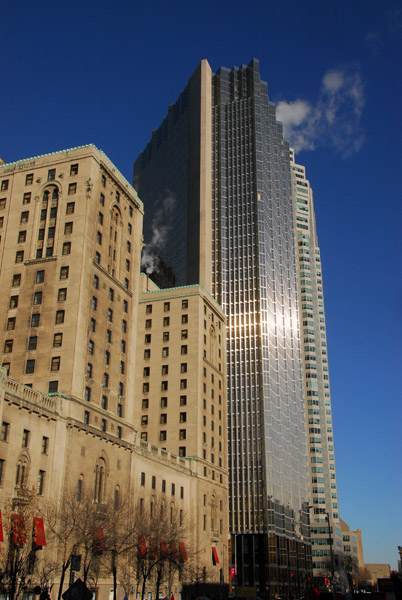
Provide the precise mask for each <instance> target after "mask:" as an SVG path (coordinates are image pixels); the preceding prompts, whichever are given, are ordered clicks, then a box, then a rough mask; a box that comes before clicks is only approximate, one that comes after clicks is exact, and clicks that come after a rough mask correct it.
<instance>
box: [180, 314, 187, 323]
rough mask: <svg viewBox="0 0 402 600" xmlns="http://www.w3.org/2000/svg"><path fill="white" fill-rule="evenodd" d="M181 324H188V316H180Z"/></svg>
mask: <svg viewBox="0 0 402 600" xmlns="http://www.w3.org/2000/svg"><path fill="white" fill-rule="evenodd" d="M181 322H182V323H183V324H185V323H188V315H182V316H181Z"/></svg>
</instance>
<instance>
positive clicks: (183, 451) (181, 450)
mask: <svg viewBox="0 0 402 600" xmlns="http://www.w3.org/2000/svg"><path fill="white" fill-rule="evenodd" d="M179 456H181V457H182V458H184V457H185V456H186V447H185V446H179Z"/></svg>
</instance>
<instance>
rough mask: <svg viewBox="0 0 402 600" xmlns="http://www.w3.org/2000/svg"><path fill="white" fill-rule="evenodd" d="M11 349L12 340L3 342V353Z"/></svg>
mask: <svg viewBox="0 0 402 600" xmlns="http://www.w3.org/2000/svg"><path fill="white" fill-rule="evenodd" d="M12 351H13V340H6V341H5V342H4V354H10V352H12Z"/></svg>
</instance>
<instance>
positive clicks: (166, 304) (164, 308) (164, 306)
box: [163, 302, 170, 312]
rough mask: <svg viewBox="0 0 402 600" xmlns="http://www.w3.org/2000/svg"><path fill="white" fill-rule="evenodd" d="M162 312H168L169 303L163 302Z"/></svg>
mask: <svg viewBox="0 0 402 600" xmlns="http://www.w3.org/2000/svg"><path fill="white" fill-rule="evenodd" d="M163 310H164V312H169V310H170V302H164V303H163Z"/></svg>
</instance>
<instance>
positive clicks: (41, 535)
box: [33, 517, 46, 546]
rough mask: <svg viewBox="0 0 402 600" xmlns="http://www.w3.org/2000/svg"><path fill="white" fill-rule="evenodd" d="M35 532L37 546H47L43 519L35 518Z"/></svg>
mask: <svg viewBox="0 0 402 600" xmlns="http://www.w3.org/2000/svg"><path fill="white" fill-rule="evenodd" d="M33 525H34V532H35V544H36V545H37V546H46V537H45V526H44V524H43V519H42V518H41V517H34V520H33Z"/></svg>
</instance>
